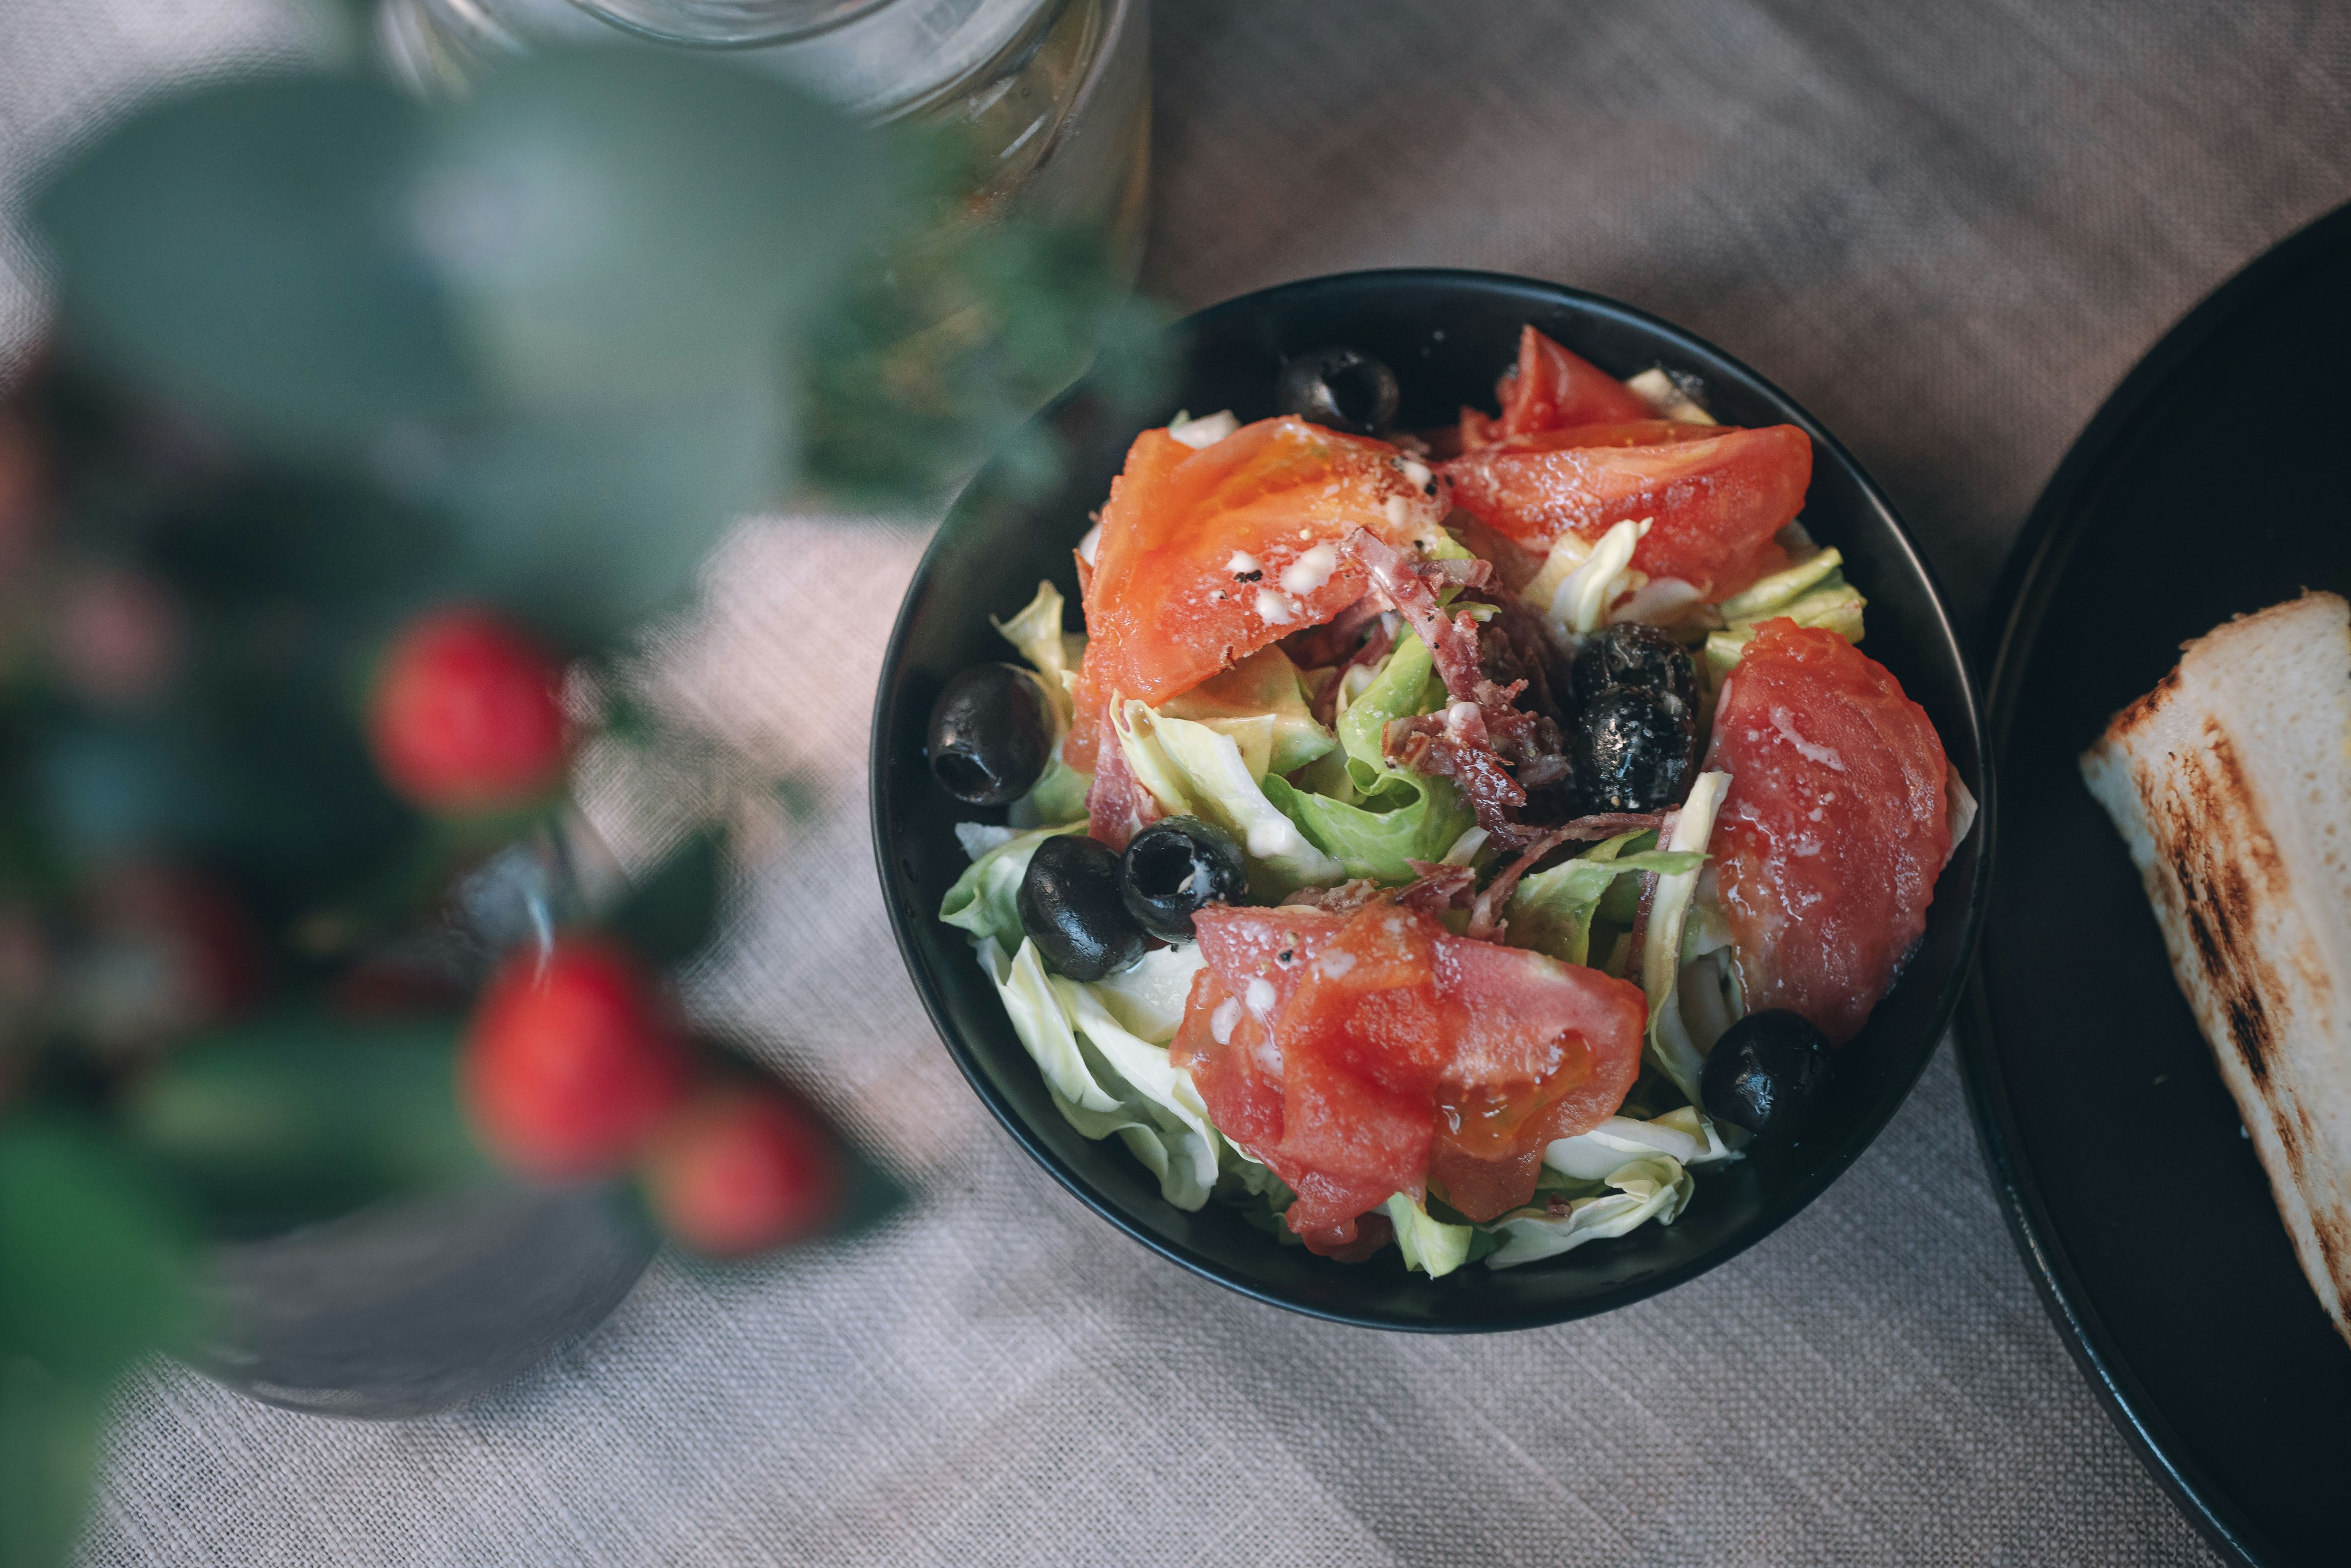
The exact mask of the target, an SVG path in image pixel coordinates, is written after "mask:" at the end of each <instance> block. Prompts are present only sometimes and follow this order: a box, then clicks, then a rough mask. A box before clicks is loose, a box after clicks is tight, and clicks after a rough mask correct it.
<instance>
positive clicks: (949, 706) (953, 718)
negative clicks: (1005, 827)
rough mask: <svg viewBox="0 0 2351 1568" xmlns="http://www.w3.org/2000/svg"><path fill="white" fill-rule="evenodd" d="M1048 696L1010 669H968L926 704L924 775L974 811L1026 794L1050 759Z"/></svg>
mask: <svg viewBox="0 0 2351 1568" xmlns="http://www.w3.org/2000/svg"><path fill="white" fill-rule="evenodd" d="M1057 728H1058V726H1057V725H1056V724H1055V722H1054V717H1053V703H1052V699H1051V698H1050V697H1049V696H1047V695H1045V683H1044V682H1042V681H1040V680H1039V679H1038V678H1037V677H1036V676H1035V675H1033V674H1030V673H1029V672H1028V671H1027V670H1024V669H1021V668H1019V666H1017V665H1013V664H975V665H973V666H972V667H971V668H970V669H968V670H966V671H964V672H963V673H962V674H958V675H956V678H955V679H953V680H951V681H949V682H948V683H947V687H946V690H945V691H943V692H941V693H940V694H939V700H938V701H937V702H935V703H933V704H932V705H931V734H930V744H929V745H928V747H926V748H925V749H926V750H927V751H928V753H929V755H930V758H931V772H932V774H933V775H934V776H935V778H936V779H938V781H939V783H940V784H941V785H942V786H943V787H944V788H945V789H946V792H947V793H948V794H950V795H952V796H954V797H955V798H956V800H968V801H970V802H971V803H972V804H973V805H975V806H1002V805H1007V804H1008V803H1010V802H1011V801H1014V800H1019V799H1020V797H1021V796H1023V795H1026V794H1027V793H1029V789H1031V788H1032V787H1033V786H1034V785H1035V784H1036V782H1037V780H1038V779H1040V778H1042V777H1044V773H1045V765H1046V764H1047V763H1048V762H1050V761H1051V760H1052V756H1053V740H1054V733H1055V731H1056V729H1057Z"/></svg>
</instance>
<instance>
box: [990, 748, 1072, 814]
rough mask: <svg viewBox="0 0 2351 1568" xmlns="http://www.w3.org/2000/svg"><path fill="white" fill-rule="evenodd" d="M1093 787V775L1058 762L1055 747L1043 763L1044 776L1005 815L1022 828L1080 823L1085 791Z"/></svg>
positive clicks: (1059, 756) (1059, 755) (1058, 752)
mask: <svg viewBox="0 0 2351 1568" xmlns="http://www.w3.org/2000/svg"><path fill="white" fill-rule="evenodd" d="M1093 787H1094V776H1093V775H1092V774H1091V773H1088V772H1086V771H1084V770H1083V769H1082V768H1072V767H1071V766H1070V765H1069V764H1068V763H1067V762H1064V761H1063V760H1061V747H1059V746H1056V747H1053V754H1052V758H1051V759H1050V761H1048V762H1047V763H1046V764H1045V776H1044V777H1043V778H1041V779H1038V780H1037V782H1036V784H1035V785H1034V786H1033V787H1031V788H1030V789H1029V793H1027V794H1026V795H1023V796H1021V797H1020V799H1019V800H1015V801H1013V802H1012V807H1011V810H1008V811H1007V812H1006V813H1005V814H1006V815H1007V816H1008V817H1009V818H1010V819H1011V820H1012V821H1014V822H1016V823H1019V825H1021V826H1023V827H1037V826H1040V825H1042V824H1059V823H1067V822H1076V821H1082V820H1083V819H1084V817H1085V814H1086V792H1087V791H1088V790H1090V789H1092V788H1093Z"/></svg>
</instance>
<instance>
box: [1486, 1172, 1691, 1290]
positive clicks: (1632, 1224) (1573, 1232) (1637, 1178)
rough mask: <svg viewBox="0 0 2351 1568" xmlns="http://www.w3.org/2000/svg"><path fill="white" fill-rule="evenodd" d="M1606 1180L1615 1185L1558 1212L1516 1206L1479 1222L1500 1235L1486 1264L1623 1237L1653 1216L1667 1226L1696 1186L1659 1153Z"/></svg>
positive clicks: (1508, 1264)
mask: <svg viewBox="0 0 2351 1568" xmlns="http://www.w3.org/2000/svg"><path fill="white" fill-rule="evenodd" d="M1605 1179H1606V1182H1607V1185H1608V1186H1610V1187H1611V1188H1613V1189H1614V1190H1613V1191H1609V1192H1605V1193H1603V1194H1600V1195H1598V1196H1596V1197H1578V1198H1570V1199H1567V1200H1565V1202H1564V1209H1565V1212H1563V1213H1559V1214H1554V1213H1552V1211H1551V1210H1550V1209H1549V1208H1521V1209H1519V1210H1517V1211H1516V1212H1514V1213H1511V1214H1506V1215H1504V1216H1503V1217H1502V1218H1499V1219H1498V1220H1495V1221H1493V1222H1492V1223H1491V1224H1489V1225H1487V1226H1484V1227H1482V1228H1483V1229H1485V1230H1487V1231H1489V1232H1490V1233H1492V1234H1494V1235H1496V1236H1499V1237H1500V1238H1501V1239H1502V1244H1501V1245H1500V1246H1499V1247H1498V1248H1496V1249H1494V1250H1493V1251H1492V1252H1490V1253H1489V1254H1488V1255H1487V1257H1486V1267H1488V1268H1489V1269H1509V1268H1513V1267H1515V1266H1517V1265H1518V1264H1520V1263H1533V1262H1538V1261H1540V1260H1542V1259H1545V1258H1556V1257H1557V1256H1559V1255H1560V1254H1561V1253H1562V1252H1567V1251H1572V1250H1573V1249H1576V1248H1578V1247H1581V1246H1583V1244H1584V1243H1585V1242H1587V1241H1596V1240H1598V1239H1601V1238H1602V1237H1604V1236H1622V1235H1624V1234H1625V1232H1627V1231H1629V1230H1632V1229H1635V1228H1637V1227H1639V1226H1642V1225H1646V1224H1647V1223H1648V1222H1649V1221H1650V1220H1652V1219H1654V1220H1656V1222H1657V1223H1658V1224H1660V1225H1671V1224H1672V1223H1673V1222H1674V1221H1675V1220H1676V1219H1677V1218H1680V1217H1681V1212H1682V1210H1683V1209H1684V1208H1686V1207H1688V1205H1689V1200H1690V1195H1691V1193H1692V1192H1693V1191H1695V1190H1696V1186H1697V1184H1696V1183H1694V1182H1693V1181H1692V1180H1691V1179H1690V1175H1689V1173H1688V1172H1687V1171H1686V1170H1684V1169H1683V1168H1682V1166H1681V1162H1680V1161H1678V1160H1675V1159H1672V1158H1670V1157H1668V1156H1667V1155H1656V1156H1655V1157H1653V1158H1648V1159H1635V1160H1629V1161H1627V1162H1625V1164H1624V1165H1623V1166H1619V1167H1617V1168H1616V1169H1615V1170H1614V1171H1611V1172H1610V1173H1609V1174H1608V1176H1607V1177H1606V1178H1605Z"/></svg>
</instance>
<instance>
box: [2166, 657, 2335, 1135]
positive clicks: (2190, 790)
mask: <svg viewBox="0 0 2351 1568" xmlns="http://www.w3.org/2000/svg"><path fill="white" fill-rule="evenodd" d="M2157 689H2158V692H2159V691H2160V690H2161V689H2162V688H2161V687H2158V688H2157ZM2203 740H2204V750H2203V751H2202V752H2201V753H2200V754H2199V753H2195V752H2191V753H2189V754H2188V755H2186V756H2184V757H2183V756H2179V755H2176V754H2175V755H2174V756H2172V757H2171V758H2170V762H2171V765H2172V768H2173V772H2172V774H2171V778H2170V786H2171V787H2170V789H2160V787H2159V785H2158V786H2157V788H2156V789H2150V788H2149V786H2150V785H2155V784H2156V783H2157V781H2155V780H2151V779H2142V781H2141V785H2140V798H2141V800H2143V801H2144V802H2145V805H2146V807H2147V820H2148V821H2149V822H2150V823H2153V824H2156V825H2158V827H2159V828H2160V830H2161V833H2160V838H2159V840H2158V844H2157V849H2158V852H2159V853H2160V854H2161V855H2162V856H2163V857H2164V858H2165V859H2166V860H2168V862H2170V863H2171V869H2172V873H2173V874H2174V875H2175V876H2176V877H2177V878H2178V880H2179V895H2180V914H2181V915H2182V916H2183V917H2184V918H2185V920H2186V922H2187V925H2188V933H2189V940H2190V941H2192V942H2193V943H2194V944H2195V945H2196V956H2197V957H2198V958H2199V960H2200V961H2201V963H2202V967H2203V969H2204V975H2205V978H2206V980H2207V982H2208V983H2209V984H2210V986H2211V988H2212V991H2213V999H2214V1000H2215V1001H2216V1002H2217V1003H2218V1004H2219V1006H2220V1011H2221V1013H2222V1014H2223V1015H2224V1016H2225V1017H2226V1018H2227V1019H2228V1024H2229V1030H2228V1032H2229V1043H2230V1044H2231V1046H2232V1047H2233V1048H2234V1049H2235V1050H2236V1052H2237V1054H2238V1055H2239V1056H2240V1057H2241V1058H2243V1060H2244V1063H2245V1070H2246V1071H2249V1072H2251V1073H2252V1075H2253V1077H2254V1078H2255V1079H2256V1080H2258V1081H2262V1082H2266V1081H2267V1080H2268V1078H2269V1073H2270V1059H2271V1057H2272V1056H2273V1054H2274V1052H2275V1050H2276V1044H2277V1028H2276V1025H2275V1023H2274V1022H2273V1019H2272V1017H2271V1014H2272V1011H2273V998H2280V997H2282V996H2283V994H2284V993H2283V988H2282V987H2281V986H2280V984H2279V981H2278V977H2277V975H2276V973H2275V972H2274V971H2273V969H2272V968H2271V967H2270V966H2269V963H2268V962H2267V960H2266V959H2265V958H2264V957H2263V956H2262V949H2261V944H2260V942H2259V940H2258V939H2257V936H2256V934H2255V932H2254V930H2253V919H2254V909H2255V897H2256V894H2255V891H2254V888H2253V886H2252V882H2251V881H2250V880H2249V879H2248V877H2247V874H2246V873H2247V871H2248V869H2251V870H2252V872H2254V873H2258V874H2259V875H2260V877H2261V879H2262V883H2263V884H2264V886H2263V890H2262V891H2263V892H2265V893H2269V894H2273V895H2274V894H2276V893H2277V891H2278V890H2279V889H2280V887H2281V886H2282V885H2283V878H2284V869H2285V868H2284V865H2283V862H2282V861H2281V860H2280V858H2279V855H2278V852H2277V845H2276V842H2275V841H2273V840H2272V838H2271V837H2270V832H2269V829H2268V826H2267V825H2266V824H2265V823H2264V822H2263V821H2262V817H2261V810H2260V808H2259V806H2258V805H2257V804H2256V803H2255V800H2254V797H2253V794H2252V787H2251V785H2250V783H2249V782H2248V780H2247V779H2246V778H2245V774H2244V769H2243V767H2242V766H2241V764H2240V763H2239V761H2238V759H2237V753H2236V748H2235V747H2233V746H2231V744H2230V743H2229V737H2228V736H2227V735H2226V734H2225V733H2223V732H2222V731H2221V729H2220V726H2219V725H2218V724H2217V723H2215V722H2214V721H2212V720H2210V719H2207V720H2206V721H2205V723H2204V733H2203ZM2297 1163H2299V1162H2297Z"/></svg>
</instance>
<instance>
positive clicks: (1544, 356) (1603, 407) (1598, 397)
mask: <svg viewBox="0 0 2351 1568" xmlns="http://www.w3.org/2000/svg"><path fill="white" fill-rule="evenodd" d="M1494 401H1495V402H1498V403H1499V404H1500V405H1501V409H1502V412H1501V413H1500V414H1499V415H1497V416H1493V417H1489V416H1488V415H1486V414H1483V413H1479V412H1478V411H1477V410H1476V409H1474V408H1465V409H1463V410H1462V411H1461V450H1462V451H1464V452H1475V451H1477V450H1479V448H1480V447H1482V446H1485V445H1486V444H1489V443H1490V442H1496V441H1501V440H1505V439H1507V438H1508V437H1510V436H1513V435H1525V434H1530V433H1531V432H1534V431H1538V430H1564V429H1566V428H1567V427H1569V426H1570V425H1577V424H1607V423H1615V422H1618V421H1624V420H1646V419H1648V418H1651V417H1652V416H1653V415H1654V413H1655V412H1656V411H1655V410H1653V409H1651V408H1650V407H1649V405H1648V403H1647V402H1646V401H1644V400H1643V399H1642V397H1641V394H1640V393H1638V392H1635V391H1634V390H1633V389H1632V388H1631V387H1628V386H1626V385H1625V383H1624V382H1620V381H1618V380H1617V379H1616V378H1615V377H1614V376H1612V375H1610V374H1609V373H1608V372H1607V371H1604V370H1602V369H1601V368H1600V367H1599V366H1597V365H1595V364H1593V362H1592V361H1589V360H1586V359H1583V358H1581V357H1580V356H1578V355H1575V354H1573V353H1570V352H1569V351H1568V350H1565V349H1562V348H1561V347H1560V346H1559V345H1558V344H1557V343H1554V342H1552V340H1550V339H1549V338H1546V337H1544V336H1543V335H1542V334H1541V332H1538V331H1536V330H1535V329H1533V328H1532V327H1529V328H1527V329H1525V330H1523V331H1521V332H1520V334H1519V362H1518V363H1517V364H1516V365H1514V366H1512V367H1511V368H1510V370H1509V371H1506V372H1504V374H1503V376H1502V379H1501V380H1500V381H1499V382H1496V383H1495V384H1494Z"/></svg>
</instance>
